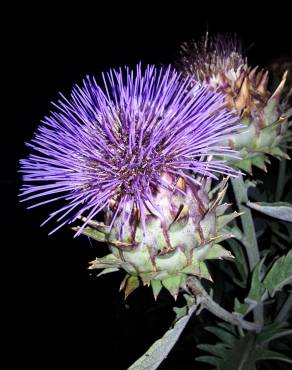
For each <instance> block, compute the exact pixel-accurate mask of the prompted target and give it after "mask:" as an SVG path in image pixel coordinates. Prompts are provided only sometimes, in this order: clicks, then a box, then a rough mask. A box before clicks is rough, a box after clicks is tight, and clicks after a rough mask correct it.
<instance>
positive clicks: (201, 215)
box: [21, 65, 242, 297]
mask: <svg viewBox="0 0 292 370" xmlns="http://www.w3.org/2000/svg"><path fill="white" fill-rule="evenodd" d="M103 79H104V87H103V89H102V88H101V87H100V86H99V85H98V84H97V83H96V81H95V80H94V79H91V78H88V79H86V80H85V81H84V83H83V86H82V87H78V86H76V87H75V88H74V89H73V91H72V93H71V96H70V98H69V99H66V98H64V97H62V99H60V101H59V102H58V104H56V108H57V111H55V112H53V113H52V114H51V115H50V116H49V117H46V119H45V120H44V122H43V124H42V125H41V126H40V127H39V129H38V131H37V133H36V135H35V137H34V139H33V140H32V142H31V143H30V144H29V146H30V147H31V148H32V149H33V150H34V153H33V154H31V155H30V156H29V157H28V158H26V159H23V160H22V161H21V165H22V167H21V171H22V172H23V173H24V177H23V179H24V185H23V188H22V194H21V195H22V196H23V197H24V200H25V201H34V202H35V204H33V205H32V207H34V206H36V205H42V204H44V203H50V202H53V201H55V202H59V203H60V202H61V206H60V207H59V208H58V209H57V210H55V211H54V212H53V213H51V215H50V216H49V218H48V219H47V220H46V221H49V220H51V219H54V218H55V219H57V222H58V223H59V224H58V225H57V227H56V228H55V229H54V230H53V232H54V231H55V230H57V229H58V228H60V227H61V226H62V225H65V224H68V223H70V224H71V223H72V222H74V221H76V220H77V219H78V220H81V221H82V224H81V225H80V226H77V227H74V229H75V230H76V236H78V235H81V234H84V235H87V236H89V237H91V238H92V239H94V240H97V241H102V242H105V243H107V244H108V246H109V249H110V251H111V253H110V254H108V255H107V256H104V257H101V258H97V259H96V260H95V261H93V262H92V264H91V268H92V269H94V268H97V269H104V270H103V272H102V273H106V272H113V271H116V270H118V269H123V270H124V271H126V277H125V280H124V282H123V283H122V288H124V289H125V293H126V295H128V294H129V293H130V292H131V291H133V290H134V289H135V288H137V287H138V285H139V283H140V282H142V283H143V284H148V285H150V284H151V286H152V288H153V292H154V295H155V296H157V295H158V293H159V291H160V290H161V288H162V287H165V288H166V289H168V291H169V292H170V293H171V294H172V295H173V296H174V297H176V296H177V294H178V291H179V288H180V287H181V286H183V284H184V283H185V279H186V277H187V276H188V275H189V274H193V275H196V276H199V277H202V278H210V275H209V272H208V270H207V267H206V264H205V262H204V261H205V260H206V259H210V258H223V257H230V256H231V255H230V253H229V252H228V251H226V250H225V249H223V247H221V246H220V245H219V244H218V243H219V241H220V240H222V239H224V238H226V237H229V236H230V235H228V233H226V232H224V225H225V224H226V223H227V222H228V221H230V220H232V219H233V218H234V217H236V216H237V214H236V213H232V214H229V215H224V212H225V210H226V209H227V207H228V205H226V204H225V205H224V204H221V202H222V198H223V195H224V192H225V190H226V180H223V182H222V184H221V185H218V187H217V191H215V190H214V191H212V194H209V190H210V189H209V186H208V183H209V182H210V178H213V179H217V175H218V174H219V175H223V176H225V177H228V176H237V175H238V171H236V170H234V169H233V168H232V167H230V166H229V165H228V164H226V163H225V161H224V160H222V156H225V157H227V158H231V157H232V158H237V159H238V158H239V156H238V153H237V152H236V151H234V150H233V149H231V148H230V146H229V144H228V140H229V139H231V138H232V136H233V135H234V133H235V132H236V130H239V129H240V128H241V127H242V126H240V124H238V123H237V122H238V117H237V114H236V112H234V111H230V110H229V109H227V108H226V107H224V101H225V96H224V94H222V93H220V92H216V91H210V89H209V87H204V86H200V84H199V83H195V84H194V82H193V79H192V78H186V79H182V78H181V77H180V75H179V73H177V72H176V71H175V70H173V69H172V68H171V67H169V68H166V69H165V68H155V67H154V66H148V67H147V68H146V69H145V70H144V71H143V70H142V67H141V66H140V65H138V66H137V67H136V70H134V71H133V70H129V69H128V68H126V69H125V70H124V71H123V70H119V71H110V72H109V73H107V74H105V75H103ZM223 141H226V142H227V143H226V144H225V143H224V144H220V143H221V142H223ZM98 215H99V219H100V217H103V222H97V220H96V219H97V217H98Z"/></svg>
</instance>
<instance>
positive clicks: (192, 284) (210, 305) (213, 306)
mask: <svg viewBox="0 0 292 370" xmlns="http://www.w3.org/2000/svg"><path fill="white" fill-rule="evenodd" d="M187 287H188V289H189V290H190V292H191V293H192V294H193V295H194V296H195V297H197V298H199V300H200V305H201V306H203V307H204V308H206V309H207V310H208V311H210V312H212V313H213V315H215V316H217V317H219V318H220V319H222V320H224V321H227V322H229V323H230V324H233V325H237V326H239V327H240V328H242V329H246V330H250V331H256V332H258V331H260V329H261V325H259V324H257V323H253V322H250V321H246V320H244V319H243V318H242V317H240V316H238V315H235V314H233V313H231V312H228V311H227V310H225V309H224V308H223V307H221V306H220V305H219V304H218V303H216V302H215V301H213V299H212V298H211V297H210V296H209V294H208V293H207V292H206V290H205V289H204V288H203V286H202V285H201V283H200V282H199V280H198V279H196V278H195V277H190V278H188V280H187Z"/></svg>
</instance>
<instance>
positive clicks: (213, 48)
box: [179, 32, 248, 87]
mask: <svg viewBox="0 0 292 370" xmlns="http://www.w3.org/2000/svg"><path fill="white" fill-rule="evenodd" d="M180 54H181V58H180V62H179V69H180V70H182V71H184V72H185V73H186V74H187V75H192V76H193V78H195V79H196V80H197V81H201V82H203V83H209V84H211V85H212V86H214V87H218V86H220V82H221V80H222V79H223V80H224V82H226V81H225V80H226V78H228V80H231V81H235V80H236V79H238V78H239V76H240V75H241V73H242V72H243V71H247V70H248V66H247V59H246V58H245V57H244V56H243V52H242V45H241V42H240V40H239V39H238V38H237V36H236V34H229V33H226V34H225V33H223V34H217V35H215V36H212V37H209V34H208V32H207V33H206V35H204V36H203V37H202V39H201V40H200V41H199V42H196V41H193V42H190V43H183V44H182V46H181V52H180Z"/></svg>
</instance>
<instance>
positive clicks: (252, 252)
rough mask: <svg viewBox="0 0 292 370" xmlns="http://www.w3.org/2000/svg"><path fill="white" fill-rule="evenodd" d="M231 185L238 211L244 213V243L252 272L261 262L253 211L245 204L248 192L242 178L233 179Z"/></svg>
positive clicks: (242, 216) (242, 220)
mask: <svg viewBox="0 0 292 370" xmlns="http://www.w3.org/2000/svg"><path fill="white" fill-rule="evenodd" d="M231 183H232V186H233V191H234V195H235V199H236V203H237V207H238V210H239V212H243V215H241V222H242V228H243V234H244V236H243V240H242V241H243V244H244V245H245V247H246V253H247V258H248V263H249V267H250V269H251V270H253V269H254V267H255V266H256V264H257V263H258V262H259V260H260V254H259V249H258V243H257V239H256V233H255V229H254V223H253V219H252V214H251V210H250V209H249V208H247V207H246V206H245V205H244V204H243V203H247V202H248V196H247V190H246V187H245V184H244V181H243V178H242V176H240V177H237V178H232V179H231Z"/></svg>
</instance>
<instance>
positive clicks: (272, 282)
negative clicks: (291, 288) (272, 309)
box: [263, 249, 292, 297]
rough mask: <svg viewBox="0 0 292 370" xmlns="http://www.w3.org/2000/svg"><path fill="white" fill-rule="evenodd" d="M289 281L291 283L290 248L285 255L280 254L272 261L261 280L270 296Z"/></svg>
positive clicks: (291, 260) (291, 256)
mask: <svg viewBox="0 0 292 370" xmlns="http://www.w3.org/2000/svg"><path fill="white" fill-rule="evenodd" d="M290 283H292V249H291V250H290V251H289V252H288V254H287V255H286V256H282V257H280V258H278V259H277V260H276V261H275V262H274V264H273V266H272V267H271V268H270V270H269V271H268V273H267V274H266V276H265V279H264V281H263V284H264V286H265V287H266V288H267V289H268V291H269V293H270V295H271V296H272V297H273V296H274V295H275V293H276V292H277V291H278V290H280V289H282V287H283V286H284V285H286V284H290Z"/></svg>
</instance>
